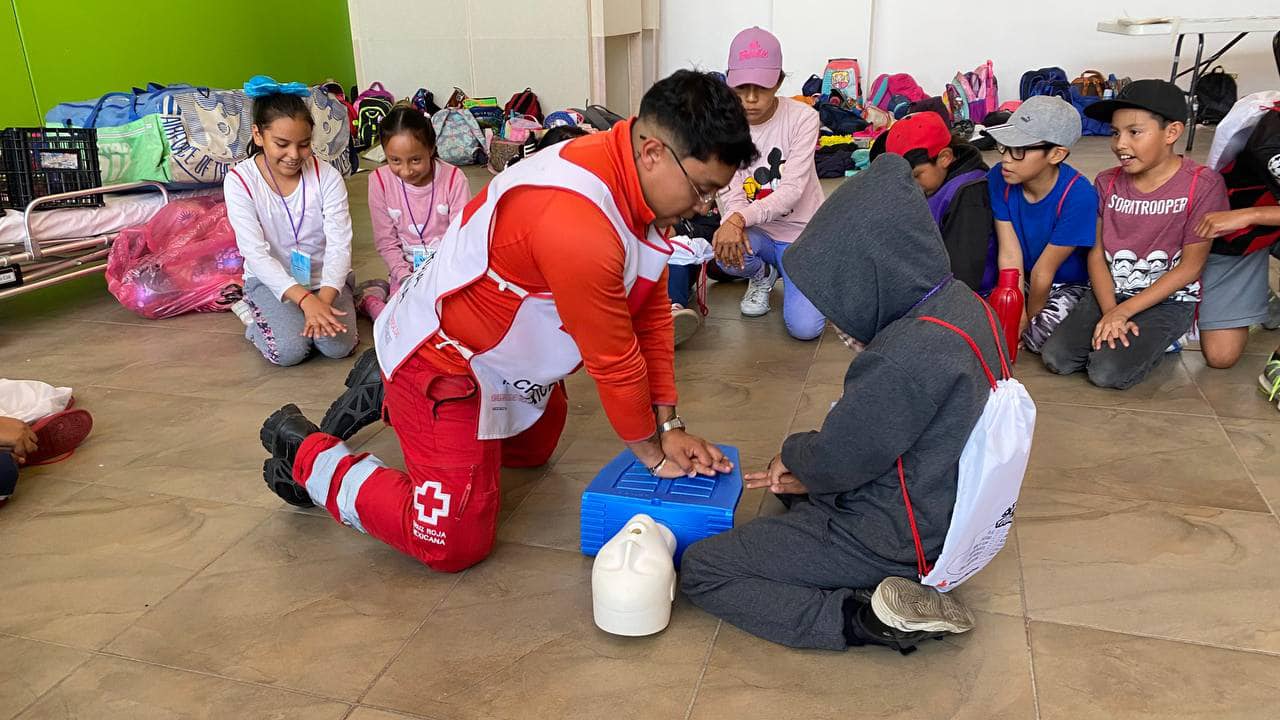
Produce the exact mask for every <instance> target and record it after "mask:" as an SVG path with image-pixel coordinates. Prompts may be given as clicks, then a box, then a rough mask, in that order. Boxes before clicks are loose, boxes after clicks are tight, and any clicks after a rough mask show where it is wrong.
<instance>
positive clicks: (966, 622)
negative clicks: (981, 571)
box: [871, 577, 973, 633]
mask: <svg viewBox="0 0 1280 720" xmlns="http://www.w3.org/2000/svg"><path fill="white" fill-rule="evenodd" d="M871 608H872V610H874V611H875V614H876V617H878V618H879V619H880V620H881V622H883V623H884V624H886V625H888V626H890V627H893V628H897V629H898V630H902V631H903V632H946V633H963V632H968V631H970V630H972V629H973V613H972V612H970V611H969V608H967V607H965V606H964V605H963V604H962V603H961V602H960V600H959V598H957V597H955V596H954V595H952V594H951V593H940V592H938V591H937V590H935V589H933V588H931V587H928V586H926V585H921V584H920V583H918V582H914V581H912V580H908V579H907V578H902V577H889V578H885V579H884V580H882V581H881V582H880V584H879V585H877V586H876V590H875V592H874V593H873V594H872V595H871Z"/></svg>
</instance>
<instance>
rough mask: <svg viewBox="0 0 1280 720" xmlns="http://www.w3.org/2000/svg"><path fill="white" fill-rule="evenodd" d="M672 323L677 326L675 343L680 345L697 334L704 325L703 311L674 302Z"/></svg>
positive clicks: (677, 345)
mask: <svg viewBox="0 0 1280 720" xmlns="http://www.w3.org/2000/svg"><path fill="white" fill-rule="evenodd" d="M671 324H672V325H673V326H675V345H676V347H680V344H681V343H683V342H684V341H685V340H688V339H689V338H691V337H693V336H694V335H696V334H697V333H698V330H699V329H700V328H701V327H702V313H700V312H698V311H697V310H692V309H690V308H687V307H685V306H683V305H677V304H675V303H672V305H671Z"/></svg>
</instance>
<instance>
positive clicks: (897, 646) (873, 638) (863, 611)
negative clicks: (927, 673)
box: [844, 590, 947, 655]
mask: <svg viewBox="0 0 1280 720" xmlns="http://www.w3.org/2000/svg"><path fill="white" fill-rule="evenodd" d="M872 597H873V594H872V592H871V591H870V590H854V592H853V597H852V598H851V602H852V603H854V606H853V608H852V613H851V614H849V615H848V616H847V617H846V618H845V633H844V634H845V642H847V643H848V644H849V646H850V647H861V646H864V645H883V646H885V647H890V648H893V649H894V650H897V651H898V652H900V653H902V654H903V655H910V654H911V653H913V652H915V651H916V646H917V645H919V644H920V643H922V642H924V641H925V640H942V639H943V638H945V637H946V636H947V633H945V632H928V631H923V630H899V629H898V628H895V627H892V626H890V625H888V624H886V623H885V622H883V621H882V620H881V619H880V618H879V616H877V615H876V613H875V610H874V608H873V607H872V605H871V599H872ZM848 612H849V610H848V608H846V613H848Z"/></svg>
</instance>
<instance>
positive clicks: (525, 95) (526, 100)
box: [502, 88, 543, 124]
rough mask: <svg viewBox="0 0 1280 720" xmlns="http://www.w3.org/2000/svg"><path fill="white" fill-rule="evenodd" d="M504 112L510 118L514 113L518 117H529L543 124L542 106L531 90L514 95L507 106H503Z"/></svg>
mask: <svg viewBox="0 0 1280 720" xmlns="http://www.w3.org/2000/svg"><path fill="white" fill-rule="evenodd" d="M502 112H503V114H504V115H506V116H508V117H510V115H511V113H513V112H514V113H516V114H517V115H529V116H532V117H534V118H536V119H537V120H538V123H539V124H541V123H542V119H543V118H542V105H541V104H540V103H539V102H538V96H537V94H536V93H534V92H533V90H532V89H530V88H525V89H524V90H522V91H520V92H518V93H516V94H515V95H512V96H511V99H510V100H508V101H507V104H506V105H503V106H502Z"/></svg>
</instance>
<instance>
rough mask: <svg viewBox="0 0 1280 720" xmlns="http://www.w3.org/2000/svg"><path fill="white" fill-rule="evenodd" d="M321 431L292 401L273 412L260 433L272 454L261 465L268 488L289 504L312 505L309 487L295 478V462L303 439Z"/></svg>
mask: <svg viewBox="0 0 1280 720" xmlns="http://www.w3.org/2000/svg"><path fill="white" fill-rule="evenodd" d="M319 431H320V428H317V427H316V425H315V423H313V422H311V421H310V420H308V419H307V416H306V415H303V414H302V411H301V410H299V409H298V406H297V405H292V404H290V405H285V406H284V407H282V408H280V409H279V410H277V411H275V412H274V413H272V414H271V417H269V418H267V421H266V422H265V423H263V424H262V430H260V431H259V432H258V437H259V439H260V440H262V447H264V448H266V449H267V452H269V453H271V457H270V458H269V459H268V460H267V461H266V462H265V463H264V464H263V466H262V477H263V479H264V480H266V483H267V487H269V488H271V491H272V492H274V493H275V494H276V495H279V496H280V498H281V499H282V500H284V501H285V502H287V503H289V504H290V505H297V506H298V507H309V506H310V505H311V504H312V502H311V499H310V497H308V496H307V491H306V489H305V488H303V487H301V486H300V485H298V484H297V483H295V482H294V481H293V461H294V460H295V459H296V458H297V456H298V447H299V446H301V445H302V441H303V440H306V439H307V437H308V436H309V435H311V434H312V433H316V432H319Z"/></svg>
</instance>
